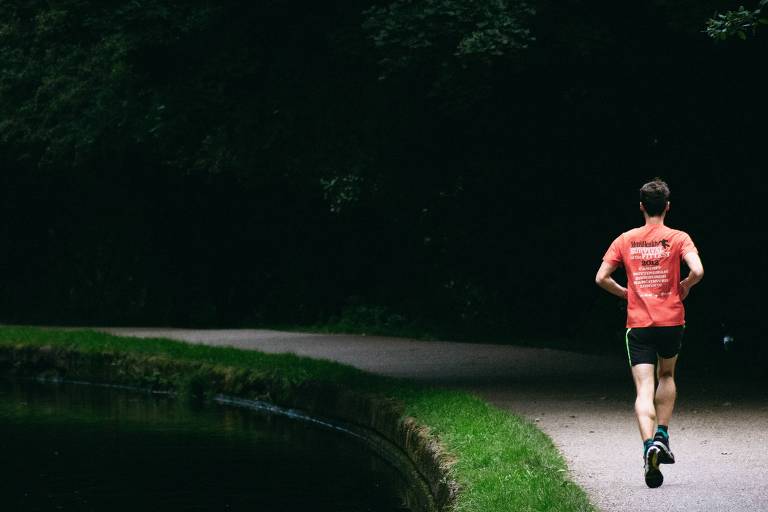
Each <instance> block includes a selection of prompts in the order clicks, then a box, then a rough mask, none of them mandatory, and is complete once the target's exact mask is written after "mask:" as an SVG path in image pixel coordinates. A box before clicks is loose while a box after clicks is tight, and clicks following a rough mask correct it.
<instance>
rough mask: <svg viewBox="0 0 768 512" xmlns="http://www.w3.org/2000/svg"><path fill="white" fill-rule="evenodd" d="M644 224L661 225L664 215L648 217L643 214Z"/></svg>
mask: <svg viewBox="0 0 768 512" xmlns="http://www.w3.org/2000/svg"><path fill="white" fill-rule="evenodd" d="M645 225H646V226H663V225H664V216H663V215H659V216H657V217H649V216H648V215H646V216H645Z"/></svg>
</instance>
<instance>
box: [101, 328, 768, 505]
mask: <svg viewBox="0 0 768 512" xmlns="http://www.w3.org/2000/svg"><path fill="white" fill-rule="evenodd" d="M101 330H103V331H106V332H111V333H113V334H119V335H123V336H137V337H165V338H172V339H177V340H183V341H187V342H191V343H204V344H208V345H222V346H235V347H240V348H246V349H257V350H261V351H264V352H273V353H276V352H293V353H296V354H298V355H305V356H310V357H315V358H324V359H332V360H335V361H340V362H343V363H347V364H350V365H353V366H356V367H358V368H362V369H364V370H368V371H371V372H375V373H379V374H383V375H390V376H395V377H405V378H410V379H415V380H418V381H421V382H425V383H429V384H434V385H440V386H446V387H451V388H457V389H463V390H466V391H470V392H473V393H476V394H478V395H480V396H482V397H483V398H485V399H486V400H488V401H490V402H491V403H493V404H494V405H496V406H498V407H500V408H502V409H507V410H509V411H512V412H515V413H517V414H520V415H523V416H525V417H528V418H530V419H531V420H532V421H535V422H536V424H537V425H538V426H539V427H540V428H541V429H542V430H544V432H546V433H547V434H548V435H549V436H550V437H551V438H552V439H553V440H554V442H555V444H556V445H557V446H558V448H559V449H560V451H561V453H563V455H564V456H565V458H566V460H567V462H568V465H569V467H570V469H571V472H572V477H573V479H574V480H575V481H576V482H577V483H579V484H580V485H581V486H583V487H584V488H585V489H586V490H587V492H588V493H589V495H590V497H591V499H592V502H593V503H594V504H596V505H597V506H598V507H599V508H600V509H601V510H604V511H609V512H613V511H632V512H644V511H649V512H650V511H653V512H661V511H685V512H698V511H707V512H708V511H713V512H714V511H718V512H721V511H768V392H766V391H765V390H762V389H761V390H755V389H751V390H750V391H749V392H748V393H745V392H743V391H742V390H738V389H735V388H734V389H730V390H728V389H722V388H720V389H706V387H705V386H702V385H688V388H686V387H685V385H682V386H678V387H679V394H680V396H679V398H678V404H677V407H676V411H675V415H674V417H673V422H672V425H670V434H671V440H672V448H673V450H674V452H675V456H676V457H677V459H678V462H677V464H675V465H673V466H663V470H664V477H665V483H664V485H663V486H662V487H660V488H658V489H648V488H647V487H646V486H645V483H644V481H643V476H642V460H641V449H642V445H641V442H640V438H639V435H638V433H637V427H636V425H635V420H634V416H633V412H632V408H633V401H634V393H633V389H632V384H631V381H630V377H629V371H628V368H627V366H626V361H623V360H621V359H614V358H609V357H602V356H595V355H584V354H577V353H573V352H566V351H561V350H552V349H537V348H526V347H516V346H509V345H493V344H480V343H459V342H443V341H417V340H410V339H403V338H388V337H380V336H356V335H339V334H309V333H296V332H282V331H271V330H262V329H227V330H197V329H196V330H192V329H170V328H104V329H101Z"/></svg>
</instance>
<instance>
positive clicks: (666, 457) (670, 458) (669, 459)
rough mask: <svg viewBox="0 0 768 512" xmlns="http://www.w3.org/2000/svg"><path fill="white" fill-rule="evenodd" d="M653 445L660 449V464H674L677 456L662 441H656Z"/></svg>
mask: <svg viewBox="0 0 768 512" xmlns="http://www.w3.org/2000/svg"><path fill="white" fill-rule="evenodd" d="M653 446H655V447H657V448H658V449H659V464H674V463H675V456H674V455H672V451H670V450H669V448H667V447H666V446H665V445H664V443H662V442H661V441H656V442H654V443H653Z"/></svg>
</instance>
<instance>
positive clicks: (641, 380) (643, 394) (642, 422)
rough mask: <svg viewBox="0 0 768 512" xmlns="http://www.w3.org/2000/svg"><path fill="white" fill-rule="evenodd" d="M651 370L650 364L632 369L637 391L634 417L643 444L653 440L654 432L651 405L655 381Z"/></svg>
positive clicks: (654, 425) (654, 412)
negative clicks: (635, 417)
mask: <svg viewBox="0 0 768 512" xmlns="http://www.w3.org/2000/svg"><path fill="white" fill-rule="evenodd" d="M653 370H654V368H653V365H652V364H636V365H634V366H633V367H632V378H633V379H634V381H635V390H636V391H637V398H636V399H635V415H636V416H637V426H638V427H639V428H640V437H642V438H643V442H645V441H646V440H648V439H653V433H654V431H655V430H656V408H655V407H654V403H653V402H654V400H653V396H654V387H655V385H656V381H655V376H654V371H653Z"/></svg>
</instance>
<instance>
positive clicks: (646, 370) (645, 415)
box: [632, 363, 664, 488]
mask: <svg viewBox="0 0 768 512" xmlns="http://www.w3.org/2000/svg"><path fill="white" fill-rule="evenodd" d="M632 378H633V379H634V381H635V389H636V390H637V398H636V399H635V415H636V416H637V426H638V427H640V437H642V438H643V445H644V446H645V448H644V450H643V471H644V472H645V484H646V485H647V486H648V487H651V488H654V487H658V486H660V485H661V484H662V483H663V482H664V475H662V474H661V471H659V453H660V452H659V447H657V446H655V445H654V442H653V431H654V429H655V428H656V408H655V407H654V405H653V392H654V387H655V385H656V375H655V372H654V365H653V364H648V363H641V364H636V365H634V366H633V367H632Z"/></svg>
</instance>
